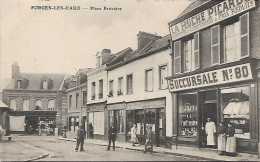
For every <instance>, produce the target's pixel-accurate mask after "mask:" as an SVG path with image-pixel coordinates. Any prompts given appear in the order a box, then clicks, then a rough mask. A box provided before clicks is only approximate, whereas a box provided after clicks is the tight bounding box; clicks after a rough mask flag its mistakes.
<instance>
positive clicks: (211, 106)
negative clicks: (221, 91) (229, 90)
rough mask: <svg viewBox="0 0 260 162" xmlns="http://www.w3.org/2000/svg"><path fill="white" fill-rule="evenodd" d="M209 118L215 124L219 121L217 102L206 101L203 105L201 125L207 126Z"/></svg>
mask: <svg viewBox="0 0 260 162" xmlns="http://www.w3.org/2000/svg"><path fill="white" fill-rule="evenodd" d="M207 118H210V119H211V121H213V122H214V123H215V124H216V123H217V103H205V104H203V105H202V111H201V126H203V127H205V125H206V123H207Z"/></svg>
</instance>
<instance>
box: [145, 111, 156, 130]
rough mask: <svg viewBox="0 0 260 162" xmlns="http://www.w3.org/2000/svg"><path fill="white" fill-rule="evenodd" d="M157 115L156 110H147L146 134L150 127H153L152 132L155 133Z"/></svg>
mask: <svg viewBox="0 0 260 162" xmlns="http://www.w3.org/2000/svg"><path fill="white" fill-rule="evenodd" d="M155 114H156V109H147V110H146V114H145V115H146V132H147V130H148V129H149V127H152V130H153V131H154V132H155Z"/></svg>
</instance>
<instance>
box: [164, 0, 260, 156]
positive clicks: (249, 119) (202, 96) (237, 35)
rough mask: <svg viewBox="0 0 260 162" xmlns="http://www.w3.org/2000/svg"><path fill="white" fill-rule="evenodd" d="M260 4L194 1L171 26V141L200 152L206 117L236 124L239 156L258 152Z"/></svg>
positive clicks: (230, 0)
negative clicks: (196, 148) (244, 153)
mask: <svg viewBox="0 0 260 162" xmlns="http://www.w3.org/2000/svg"><path fill="white" fill-rule="evenodd" d="M259 13H260V9H259V1H254V0H239V1H235V0H226V1H195V2H193V3H192V4H191V5H189V6H188V7H187V8H186V9H185V10H184V11H183V12H182V13H181V15H179V16H178V17H177V18H176V19H174V20H173V21H171V22H170V23H169V29H170V33H171V42H172V63H173V71H172V76H170V77H168V78H167V79H168V83H169V90H170V93H171V95H172V100H173V101H172V103H173V106H172V107H173V132H172V133H173V134H172V136H173V141H174V142H177V143H178V144H183V145H192V146H194V147H197V146H201V136H200V134H201V132H202V131H203V130H201V127H204V126H205V124H206V120H207V118H208V117H210V118H211V119H212V121H213V122H214V123H215V124H216V126H217V127H218V123H219V122H224V123H227V122H232V123H233V125H234V127H235V137H236V141H237V151H238V152H247V153H251V154H258V152H259V146H260V145H259V138H260V136H259V119H260V118H259V108H260V107H259V101H260V100H259V93H260V88H259V87H260V84H259V83H260V77H259V76H260V71H259V66H260V62H259V58H260V53H259V52H260V48H259V45H257V42H258V41H259V39H260V34H259V32H260V30H259V25H260V21H259Z"/></svg>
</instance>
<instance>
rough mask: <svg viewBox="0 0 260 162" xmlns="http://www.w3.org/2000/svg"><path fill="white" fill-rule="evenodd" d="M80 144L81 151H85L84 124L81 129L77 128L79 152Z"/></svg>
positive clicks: (77, 147) (76, 149)
mask: <svg viewBox="0 0 260 162" xmlns="http://www.w3.org/2000/svg"><path fill="white" fill-rule="evenodd" d="M79 145H80V151H85V150H84V148H83V145H84V130H83V127H82V126H79V129H78V130H77V143H76V148H75V151H76V152H77V151H78V149H79Z"/></svg>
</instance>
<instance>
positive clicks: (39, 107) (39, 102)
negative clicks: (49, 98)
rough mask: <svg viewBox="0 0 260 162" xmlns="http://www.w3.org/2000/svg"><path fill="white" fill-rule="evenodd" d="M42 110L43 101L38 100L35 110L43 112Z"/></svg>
mask: <svg viewBox="0 0 260 162" xmlns="http://www.w3.org/2000/svg"><path fill="white" fill-rule="evenodd" d="M41 109H42V100H41V99H36V100H35V110H41Z"/></svg>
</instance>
